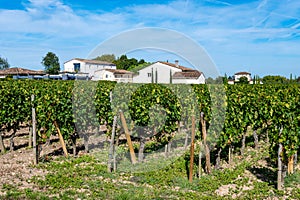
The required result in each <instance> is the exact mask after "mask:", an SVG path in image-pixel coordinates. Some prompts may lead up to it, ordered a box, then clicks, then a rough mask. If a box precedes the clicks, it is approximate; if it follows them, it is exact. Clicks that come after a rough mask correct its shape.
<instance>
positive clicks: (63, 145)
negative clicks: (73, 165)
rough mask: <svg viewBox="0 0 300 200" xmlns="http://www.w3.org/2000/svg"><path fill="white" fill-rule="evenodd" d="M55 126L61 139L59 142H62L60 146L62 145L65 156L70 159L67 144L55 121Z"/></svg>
mask: <svg viewBox="0 0 300 200" xmlns="http://www.w3.org/2000/svg"><path fill="white" fill-rule="evenodd" d="M54 126H55V128H56V131H57V133H58V137H59V140H60V144H61V146H62V149H63V151H64V154H65V156H66V157H68V156H69V154H68V151H67V148H66V144H65V141H64V138H63V136H62V134H61V132H60V130H59V127H58V124H57V122H56V121H54Z"/></svg>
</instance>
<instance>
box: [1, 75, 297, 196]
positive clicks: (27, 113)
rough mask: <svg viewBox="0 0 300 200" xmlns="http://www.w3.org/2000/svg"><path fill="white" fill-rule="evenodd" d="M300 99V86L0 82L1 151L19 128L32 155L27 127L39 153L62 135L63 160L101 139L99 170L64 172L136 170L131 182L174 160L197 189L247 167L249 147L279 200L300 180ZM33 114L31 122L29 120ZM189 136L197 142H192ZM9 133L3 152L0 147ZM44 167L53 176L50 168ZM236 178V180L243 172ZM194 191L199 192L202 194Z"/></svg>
mask: <svg viewBox="0 0 300 200" xmlns="http://www.w3.org/2000/svg"><path fill="white" fill-rule="evenodd" d="M299 97H300V86H299V85H297V84H278V85H276V84H273V85H247V84H237V85H180V84H179V85H160V84H144V85H142V84H140V85H139V84H116V83H114V82H90V81H47V80H45V81H33V80H20V81H15V80H14V81H1V82H0V104H1V112H0V124H1V125H0V128H1V129H0V131H1V133H0V150H1V154H3V155H5V153H7V151H14V147H15V145H14V140H15V137H16V134H17V133H18V130H19V129H21V128H22V127H29V129H30V131H29V133H28V135H30V136H29V138H28V146H29V147H32V142H33V137H32V132H33V130H32V128H31V127H32V125H33V123H34V124H35V126H36V127H35V128H34V129H36V133H37V135H38V137H37V141H36V142H37V144H38V146H43V145H45V143H49V141H50V140H49V139H50V137H51V136H53V135H61V136H62V140H61V141H64V142H63V143H61V145H62V146H65V147H66V151H65V156H68V152H72V153H73V155H74V156H75V157H77V156H78V149H79V148H81V147H80V145H83V147H84V151H85V152H86V153H88V152H90V151H93V148H94V147H92V148H91V145H90V143H91V142H92V141H93V139H94V137H95V135H97V134H98V135H100V133H101V134H102V133H103V134H102V135H103V136H104V141H101V142H103V143H105V145H106V146H105V145H104V146H105V148H104V147H103V148H102V149H105V151H100V154H101V155H102V154H103V153H104V154H105V153H106V154H107V155H105V156H102V157H103V158H104V159H103V160H101V161H99V160H98V161H97V160H95V159H94V158H91V157H88V156H87V157H85V156H84V157H82V158H77V159H79V161H76V159H74V160H71V161H70V160H68V161H67V162H66V163H67V164H66V166H65V167H67V166H68V165H69V167H74V166H73V164H74V163H76V162H78V163H79V162H80V160H81V161H82V162H83V163H84V162H87V164H86V165H87V166H88V167H93V168H94V169H95V166H97V167H99V166H101V167H100V168H99V169H98V170H99V171H101V170H102V171H103V166H105V165H106V164H107V162H108V171H109V172H111V171H115V173H118V171H124V170H125V168H126V169H127V168H128V166H136V168H135V167H131V168H130V170H131V171H130V173H134V172H136V170H139V169H140V168H139V167H144V166H143V163H147V162H157V160H156V161H153V159H155V158H156V159H164V158H165V159H166V160H168V159H169V158H171V157H172V156H171V152H173V153H174V155H175V157H176V159H179V161H178V160H175V161H174V160H171V161H170V163H171V164H170V165H176V163H177V164H178V163H179V164H178V165H179V166H180V167H179V168H178V169H177V170H179V171H185V172H186V173H187V171H189V172H193V171H192V169H193V168H194V173H192V175H191V176H193V177H194V179H195V177H196V176H197V177H199V178H200V177H201V176H203V177H204V178H205V177H206V179H207V180H206V181H208V179H210V178H211V179H213V177H214V176H216V173H219V172H224V170H227V169H224V166H223V165H222V163H227V164H228V165H226V166H232V167H235V166H236V165H235V164H234V163H235V162H234V159H235V156H240V157H241V158H243V157H246V156H247V152H248V151H247V149H248V148H249V147H251V148H252V147H253V150H254V151H256V152H259V149H264V151H265V152H267V155H265V156H266V157H268V164H269V165H270V166H272V169H274V170H275V171H274V174H275V175H276V177H277V178H276V180H275V181H273V183H272V184H271V185H272V186H273V188H274V189H275V188H276V191H280V190H283V189H284V187H285V184H284V180H285V178H286V177H288V176H292V175H293V174H297V169H296V168H297V153H298V150H299V145H300V141H299V133H300V101H299ZM33 109H34V110H35V121H33V120H32V116H33V115H32V110H33ZM122 117H123V119H124V120H123V121H122ZM103 127H104V128H103ZM191 132H194V134H195V140H194V137H193V136H192V135H191ZM8 133H10V135H9V146H7V145H5V143H4V142H3V140H4V138H5V137H7V135H8ZM128 135H130V136H128ZM125 136H126V137H125ZM128 137H129V138H128ZM64 143H65V144H64ZM190 143H192V144H191V145H189V144H190ZM194 144H195V149H193V152H192V151H191V152H190V150H189V148H188V146H194ZM106 147H107V148H106ZM131 148H132V149H131ZM37 149H39V148H37ZM108 150H109V152H108ZM131 151H132V152H131ZM179 151H180V152H181V153H178V152H179ZM194 152H195V154H196V153H197V155H198V153H199V158H198V157H197V156H195V158H194V157H192V159H190V158H191V156H192V154H194ZM98 153H99V152H98ZM108 154H109V155H108ZM115 154H117V155H115ZM135 154H136V155H137V156H138V159H137V161H135V162H137V164H136V165H134V164H135V162H133V161H134V159H135V158H134V157H135ZM160 155H162V156H163V157H162V158H160V157H159V156H160ZM193 156H194V155H193ZM96 157H97V156H96ZM98 157H99V156H98ZM33 159H34V158H32V160H33ZM39 159H40V160H41V158H39ZM68 159H71V158H68ZM113 160H114V161H113ZM182 160H185V161H187V162H188V163H189V164H191V163H192V164H191V167H190V168H189V167H187V165H186V166H184V165H183V164H182V162H183V161H182ZM89 162H90V164H88V163H89ZM98 162H99V163H100V164H101V165H100V164H99V163H98ZM68 163H69V164H68ZM103 163H104V164H105V165H104V164H103ZM116 163H117V164H116ZM174 163H175V164H174ZM96 164H97V165H96ZM98 164H99V165H98ZM138 164H141V166H139V165H138ZM49 165H53V166H54V165H55V166H56V164H55V162H54V163H50V164H49ZM155 165H158V164H157V163H156V164H155ZM43 166H44V165H42V166H40V167H43ZM48 167H49V166H48V165H46V166H44V168H48ZM56 167H58V166H56ZM164 167H165V166H164ZM164 167H161V168H164ZM167 168H170V166H167ZM174 168H176V167H174ZM132 170H134V171H133V172H132ZM157 170H158V171H159V170H161V169H157ZM234 170H237V171H238V170H241V167H240V168H239V166H237V167H236V168H234ZM234 170H233V171H232V173H234ZM105 171H106V170H105ZM125 171H126V170H125ZM147 171H151V170H147ZM152 171H153V170H152ZM78 173H79V172H78ZM126 173H128V171H127V172H126ZM149 173H155V172H149ZM158 173H159V172H158ZM224 173H225V172H224ZM230 173H231V172H230ZM113 174H114V173H113ZM94 175H95V174H94ZM112 176H119V175H112ZM209 177H210V178H209ZM107 178H108V177H107ZM188 178H190V181H191V184H193V187H194V186H195V185H197V184H198V185H201V184H202V183H197V184H195V182H193V181H192V180H191V179H192V178H191V177H186V182H187V183H186V184H188ZM201 180H202V179H199V182H201ZM224 180H225V178H224ZM44 181H45V180H44ZM194 181H195V180H194ZM202 181H203V182H205V181H204V180H202ZM145 182H146V183H148V184H150V183H149V182H147V181H145ZM162 182H164V183H165V181H162ZM220 182H222V181H220ZM206 183H207V182H206ZM43 184H46V183H45V182H43ZM167 184H170V183H167ZM150 185H151V184H150ZM61 187H63V186H61ZM74 187H75V186H74ZM112 187H113V186H112ZM195 187H196V186H195ZM57 189H58V188H57ZM197 189H198V190H201V191H202V190H203V189H201V188H200V186H197ZM216 189H217V188H216ZM156 192H157V191H156ZM203 192H204V193H205V191H203ZM203 192H202V193H203ZM298 192H299V191H298ZM191 195H192V194H191ZM278 195H280V193H279V194H278ZM154 196H155V195H154ZM254 197H255V196H254ZM256 197H257V196H256ZM0 198H1V195H0Z"/></svg>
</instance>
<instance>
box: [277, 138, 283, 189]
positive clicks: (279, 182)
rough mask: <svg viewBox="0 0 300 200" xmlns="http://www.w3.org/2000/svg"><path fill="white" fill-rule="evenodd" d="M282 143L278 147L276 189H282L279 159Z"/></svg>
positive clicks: (280, 161)
mask: <svg viewBox="0 0 300 200" xmlns="http://www.w3.org/2000/svg"><path fill="white" fill-rule="evenodd" d="M281 152H282V144H281V143H279V147H278V173H277V189H278V190H281V189H282V160H281Z"/></svg>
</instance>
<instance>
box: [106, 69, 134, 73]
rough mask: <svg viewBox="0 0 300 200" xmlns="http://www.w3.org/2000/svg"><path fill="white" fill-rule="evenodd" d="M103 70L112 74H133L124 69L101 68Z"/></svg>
mask: <svg viewBox="0 0 300 200" xmlns="http://www.w3.org/2000/svg"><path fill="white" fill-rule="evenodd" d="M103 70H106V71H109V72H112V73H113V74H133V72H130V71H127V70H124V69H103Z"/></svg>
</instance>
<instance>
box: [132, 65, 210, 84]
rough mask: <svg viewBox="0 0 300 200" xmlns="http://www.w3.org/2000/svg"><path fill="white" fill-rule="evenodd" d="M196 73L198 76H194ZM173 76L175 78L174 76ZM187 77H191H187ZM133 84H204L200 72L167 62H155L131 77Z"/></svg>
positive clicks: (203, 78)
mask: <svg viewBox="0 0 300 200" xmlns="http://www.w3.org/2000/svg"><path fill="white" fill-rule="evenodd" d="M196 73H197V74H198V75H199V74H200V75H199V76H198V77H197V76H196ZM174 75H175V76H174ZM189 75H190V76H191V77H189ZM133 82H134V83H200V84H204V83H205V77H204V75H203V73H202V72H199V71H197V70H194V69H190V68H187V67H184V66H180V65H179V64H178V61H175V64H173V63H169V62H161V61H158V62H155V63H153V64H151V65H149V66H147V67H145V68H143V69H141V70H139V71H138V74H137V75H134V76H133Z"/></svg>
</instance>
